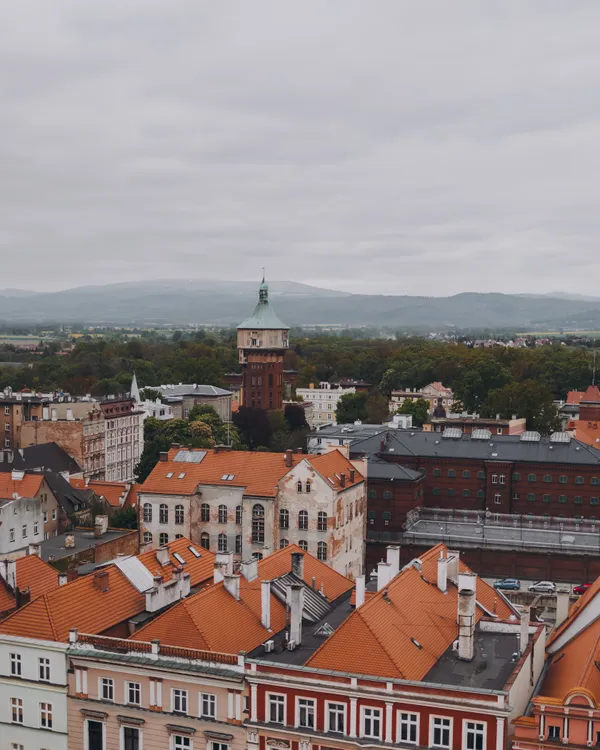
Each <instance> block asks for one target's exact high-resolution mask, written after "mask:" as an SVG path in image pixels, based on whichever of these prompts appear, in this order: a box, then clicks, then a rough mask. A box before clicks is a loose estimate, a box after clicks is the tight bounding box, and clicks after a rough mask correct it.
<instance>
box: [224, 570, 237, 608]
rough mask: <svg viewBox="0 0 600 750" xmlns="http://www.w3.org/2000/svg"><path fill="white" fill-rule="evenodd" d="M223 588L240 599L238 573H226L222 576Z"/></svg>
mask: <svg viewBox="0 0 600 750" xmlns="http://www.w3.org/2000/svg"><path fill="white" fill-rule="evenodd" d="M223 585H224V586H225V588H226V589H227V591H229V593H230V594H231V596H233V598H234V599H237V600H238V601H239V599H240V576H239V574H238V575H226V576H225V578H224V584H223Z"/></svg>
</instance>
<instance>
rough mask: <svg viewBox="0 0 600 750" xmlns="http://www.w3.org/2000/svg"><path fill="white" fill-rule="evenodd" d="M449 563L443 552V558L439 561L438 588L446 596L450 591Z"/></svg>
mask: <svg viewBox="0 0 600 750" xmlns="http://www.w3.org/2000/svg"><path fill="white" fill-rule="evenodd" d="M448 562H449V561H448V558H447V557H444V552H443V550H442V554H441V557H440V558H439V559H438V561H437V586H438V589H439V590H440V591H442V592H443V593H444V594H445V593H446V591H447V590H448Z"/></svg>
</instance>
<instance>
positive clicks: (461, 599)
mask: <svg viewBox="0 0 600 750" xmlns="http://www.w3.org/2000/svg"><path fill="white" fill-rule="evenodd" d="M476 581H477V576H475V575H472V574H466V573H461V574H460V575H459V583H458V658H459V659H462V660H463V661H471V660H472V659H473V655H474V653H475V606H476V604H477V597H476V594H475V590H476V589H475V586H476Z"/></svg>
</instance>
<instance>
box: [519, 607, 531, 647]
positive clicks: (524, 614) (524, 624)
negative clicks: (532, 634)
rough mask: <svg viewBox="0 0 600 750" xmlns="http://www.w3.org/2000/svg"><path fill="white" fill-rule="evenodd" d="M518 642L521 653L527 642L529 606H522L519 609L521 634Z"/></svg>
mask: <svg viewBox="0 0 600 750" xmlns="http://www.w3.org/2000/svg"><path fill="white" fill-rule="evenodd" d="M519 642H520V651H521V653H522V654H523V653H525V649H526V648H527V644H528V643H529V607H523V609H522V610H521V636H520V639H519Z"/></svg>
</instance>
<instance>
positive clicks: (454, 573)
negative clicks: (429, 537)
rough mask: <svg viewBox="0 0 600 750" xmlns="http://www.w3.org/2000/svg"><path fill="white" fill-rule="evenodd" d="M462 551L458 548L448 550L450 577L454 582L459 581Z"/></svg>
mask: <svg viewBox="0 0 600 750" xmlns="http://www.w3.org/2000/svg"><path fill="white" fill-rule="evenodd" d="M459 561H460V552H459V551H458V550H457V549H449V550H448V578H449V579H450V580H451V581H452V583H458V571H459V567H460V566H459V564H458V563H459Z"/></svg>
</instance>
